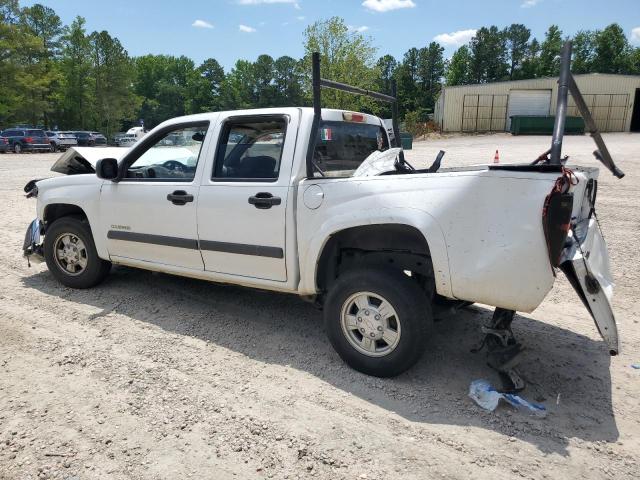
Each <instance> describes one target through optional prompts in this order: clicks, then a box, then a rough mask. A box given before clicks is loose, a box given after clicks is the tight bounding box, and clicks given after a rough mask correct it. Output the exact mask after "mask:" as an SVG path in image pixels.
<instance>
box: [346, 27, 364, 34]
mask: <svg viewBox="0 0 640 480" xmlns="http://www.w3.org/2000/svg"><path fill="white" fill-rule="evenodd" d="M347 28H348V29H349V31H350V32H356V33H363V32H366V31H367V30H369V27H367V26H366V25H360V26H359V27H358V26H356V25H347Z"/></svg>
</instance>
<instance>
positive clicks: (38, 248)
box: [22, 218, 44, 266]
mask: <svg viewBox="0 0 640 480" xmlns="http://www.w3.org/2000/svg"><path fill="white" fill-rule="evenodd" d="M43 233H44V230H43V228H42V223H41V222H40V220H39V219H37V218H36V219H35V220H34V221H32V222H31V223H30V224H29V228H27V233H26V234H25V236H24V243H23V244H22V252H23V256H24V257H25V258H26V259H27V262H28V263H29V266H31V262H33V263H42V262H44V248H43V244H42V235H43Z"/></svg>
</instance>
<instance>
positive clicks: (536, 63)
mask: <svg viewBox="0 0 640 480" xmlns="http://www.w3.org/2000/svg"><path fill="white" fill-rule="evenodd" d="M539 55H540V43H538V40H536V39H535V38H534V39H533V40H531V43H529V46H528V47H527V52H526V54H525V56H524V59H523V60H522V66H521V68H520V72H519V76H520V78H536V77H537V76H538V73H539V72H540V56H539Z"/></svg>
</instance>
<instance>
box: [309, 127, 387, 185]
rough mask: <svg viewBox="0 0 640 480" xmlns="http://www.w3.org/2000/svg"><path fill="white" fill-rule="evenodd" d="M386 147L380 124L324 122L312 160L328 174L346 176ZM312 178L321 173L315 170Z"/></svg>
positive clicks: (383, 132) (383, 131)
mask: <svg viewBox="0 0 640 480" xmlns="http://www.w3.org/2000/svg"><path fill="white" fill-rule="evenodd" d="M388 148H389V140H388V137H387V132H386V131H385V130H384V128H383V127H381V126H380V125H370V124H366V123H350V122H330V121H323V122H321V123H320V128H318V135H317V137H316V147H315V151H314V162H315V163H316V166H317V167H318V168H319V169H320V170H322V171H323V173H324V175H325V176H327V177H348V176H350V175H352V174H353V172H355V171H356V170H357V169H358V167H359V166H360V164H361V163H362V162H363V161H364V160H365V159H366V158H367V157H368V156H369V155H371V154H372V153H373V152H375V151H384V150H387V149H388ZM314 176H315V177H321V176H322V175H321V174H320V172H318V171H317V170H316V171H315V172H314Z"/></svg>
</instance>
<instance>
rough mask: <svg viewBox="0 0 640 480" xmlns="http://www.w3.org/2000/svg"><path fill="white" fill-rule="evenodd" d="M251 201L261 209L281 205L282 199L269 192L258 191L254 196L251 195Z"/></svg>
mask: <svg viewBox="0 0 640 480" xmlns="http://www.w3.org/2000/svg"><path fill="white" fill-rule="evenodd" d="M249 203H250V204H251V205H253V206H254V207H256V208H259V209H261V210H264V209H267V208H271V207H273V206H274V205H280V204H281V203H282V199H281V198H280V197H274V196H273V195H272V194H270V193H269V192H260V193H256V194H255V195H254V196H253V197H249Z"/></svg>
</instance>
